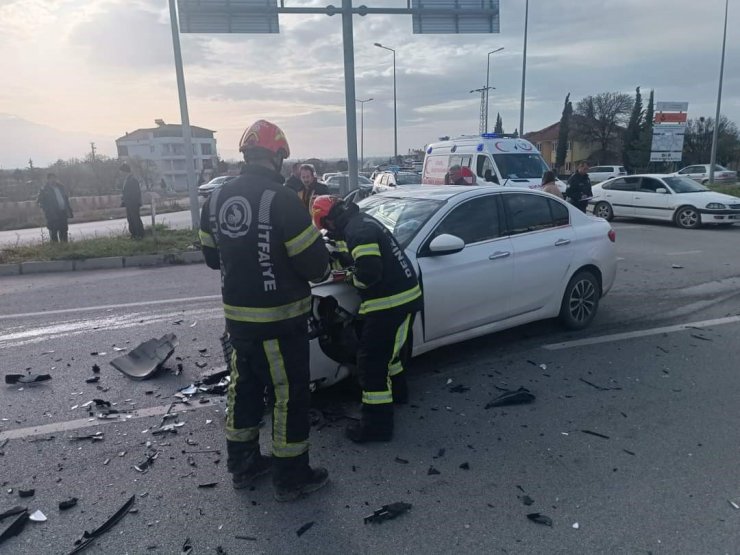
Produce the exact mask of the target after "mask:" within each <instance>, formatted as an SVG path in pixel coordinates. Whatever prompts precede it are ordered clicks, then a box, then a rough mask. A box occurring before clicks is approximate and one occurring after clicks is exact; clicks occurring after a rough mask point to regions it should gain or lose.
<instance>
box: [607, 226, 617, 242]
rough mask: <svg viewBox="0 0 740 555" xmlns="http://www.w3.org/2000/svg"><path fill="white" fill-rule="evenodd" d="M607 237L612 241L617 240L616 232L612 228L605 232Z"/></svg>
mask: <svg viewBox="0 0 740 555" xmlns="http://www.w3.org/2000/svg"><path fill="white" fill-rule="evenodd" d="M606 235H607V236H608V237H609V240H610V241H611V242H612V243H613V242H615V241H616V240H617V232H616V231H614V230H613V229H610V230H609V233H607V234H606Z"/></svg>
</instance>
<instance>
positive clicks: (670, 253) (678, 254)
mask: <svg viewBox="0 0 740 555" xmlns="http://www.w3.org/2000/svg"><path fill="white" fill-rule="evenodd" d="M702 252H703V251H683V252H667V253H666V256H683V255H685V254H701V253H702Z"/></svg>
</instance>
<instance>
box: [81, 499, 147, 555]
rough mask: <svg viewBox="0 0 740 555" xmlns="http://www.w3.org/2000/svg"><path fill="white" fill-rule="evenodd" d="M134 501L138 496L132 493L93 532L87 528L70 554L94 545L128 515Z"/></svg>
mask: <svg viewBox="0 0 740 555" xmlns="http://www.w3.org/2000/svg"><path fill="white" fill-rule="evenodd" d="M134 501H136V496H135V495H132V496H131V497H129V499H128V501H126V503H124V504H123V506H122V507H121V508H120V509H118V511H116V513H115V514H114V515H113V516H112V517H110V518H109V519H108V520H106V521H105V522H104V523H103V524H101V525H100V526H99V527H98V528H96V529H95V530H93V531H92V532H88V531H87V530H85V532H84V533H83V534H82V537H81V538H80V539H78V540H77V541H75V545H76V546H77V547H75V548H74V549H73V550H72V551H70V552H69V555H75V554H76V553H81V552H82V551H84V550H85V549H87V548H88V547H90V545H92V543H93V542H94V541H95V540H96V539H97V538H99V537H100V536H102V535H103V534H105V533H106V532H107V531H108V530H110V529H111V528H113V527H114V526H115V525H116V524H118V522H119V521H120V520H121V519H122V518H123V517H124V516H126V514H127V513H128V512H129V511H130V510H131V507H132V506H133V504H134Z"/></svg>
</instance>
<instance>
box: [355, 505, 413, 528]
mask: <svg viewBox="0 0 740 555" xmlns="http://www.w3.org/2000/svg"><path fill="white" fill-rule="evenodd" d="M411 507H412V505H411V503H403V502H402V501H398V502H396V503H390V504H389V505H383V506H382V507H381V508H380V509H377V510H375V511H373V514H371V515H368V516H366V517H365V518H364V522H365V524H367V523H368V522H371V523H380V522H385V521H386V520H393V519H394V518H396V517H399V516H401V515H402V514H404V513H406V512H408V510H409V509H411Z"/></svg>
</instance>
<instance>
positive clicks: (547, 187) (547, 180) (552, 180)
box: [542, 170, 563, 198]
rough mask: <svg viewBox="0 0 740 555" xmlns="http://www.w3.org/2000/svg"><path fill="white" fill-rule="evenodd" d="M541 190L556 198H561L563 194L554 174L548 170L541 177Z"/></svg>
mask: <svg viewBox="0 0 740 555" xmlns="http://www.w3.org/2000/svg"><path fill="white" fill-rule="evenodd" d="M542 190H543V191H545V192H546V193H550V194H551V195H554V196H556V197H558V198H563V193H561V192H560V188H559V187H558V182H557V178H556V177H555V172H553V171H549V170H548V171H546V172H545V173H544V175H543V176H542Z"/></svg>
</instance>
